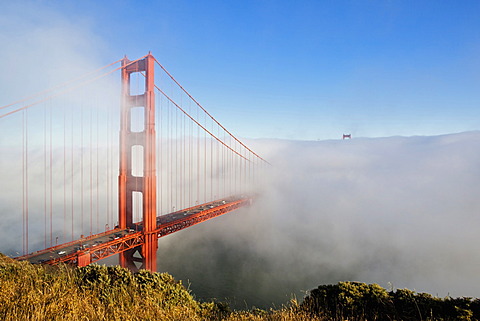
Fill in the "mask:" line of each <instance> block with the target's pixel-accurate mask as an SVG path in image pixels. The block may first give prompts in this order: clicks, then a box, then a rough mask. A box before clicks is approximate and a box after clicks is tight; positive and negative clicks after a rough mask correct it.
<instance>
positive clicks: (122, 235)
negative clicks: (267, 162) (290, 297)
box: [16, 196, 252, 265]
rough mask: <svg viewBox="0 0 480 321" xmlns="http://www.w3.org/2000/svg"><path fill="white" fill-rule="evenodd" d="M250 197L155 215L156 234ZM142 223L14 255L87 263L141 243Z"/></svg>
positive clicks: (38, 260)
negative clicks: (25, 253) (22, 254)
mask: <svg viewBox="0 0 480 321" xmlns="http://www.w3.org/2000/svg"><path fill="white" fill-rule="evenodd" d="M251 200H252V199H251V198H250V197H245V196H241V197H235V196H232V197H228V198H223V199H220V200H216V201H213V202H209V203H205V204H201V205H198V206H194V207H190V208H187V209H184V210H180V211H176V212H173V213H169V214H166V215H161V216H158V217H157V229H156V230H155V233H157V237H159V238H160V237H163V236H166V235H168V234H171V233H174V232H176V231H179V230H182V229H184V228H187V227H189V226H192V225H195V224H198V223H201V222H203V221H206V220H209V219H211V218H214V217H217V216H220V215H223V214H226V213H228V212H231V211H233V210H235V209H237V208H239V207H242V206H245V205H249V204H250V203H251ZM143 237H144V233H143V231H142V224H141V223H137V224H135V228H129V229H119V228H116V229H113V230H109V231H106V232H103V233H99V234H95V235H91V236H87V237H85V238H82V239H79V240H76V241H72V242H69V243H65V244H60V245H57V246H54V247H50V248H48V249H45V250H41V251H37V252H34V253H31V254H28V255H24V256H21V257H17V258H16V259H18V260H28V261H29V262H31V263H45V264H57V263H60V262H65V263H72V264H76V265H85V264H89V263H92V262H95V261H98V260H101V259H104V258H106V257H109V256H112V255H115V254H118V253H121V252H123V251H126V250H128V249H132V248H135V247H137V246H140V245H142V244H143Z"/></svg>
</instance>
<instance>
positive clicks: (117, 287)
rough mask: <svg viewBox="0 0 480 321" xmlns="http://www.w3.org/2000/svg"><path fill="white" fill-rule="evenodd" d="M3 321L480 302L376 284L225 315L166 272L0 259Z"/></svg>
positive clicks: (409, 313) (434, 316) (362, 312)
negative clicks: (392, 289)
mask: <svg viewBox="0 0 480 321" xmlns="http://www.w3.org/2000/svg"><path fill="white" fill-rule="evenodd" d="M0 319H1V320H225V321H238V320H252V321H253V320H258V321H260V320H269V321H276V320H278V321H280V320H284V321H300V320H358V321H363V320H479V319H480V300H479V299H472V298H457V299H453V298H448V297H447V298H444V299H440V298H436V297H433V296H431V295H429V294H426V293H415V292H413V291H410V290H406V289H399V290H397V291H395V292H393V291H391V292H388V291H387V290H385V289H383V288H382V287H380V286H378V285H376V284H369V285H367V284H365V283H360V282H340V283H338V284H336V285H321V286H319V287H318V288H317V289H314V290H312V291H311V292H310V294H309V296H308V297H307V298H305V300H304V302H303V303H302V304H300V305H299V304H297V303H296V302H291V303H290V305H289V306H287V307H283V308H281V309H279V310H271V311H263V310H256V311H234V312H231V311H229V309H228V307H227V306H225V305H224V304H221V303H213V302H209V303H200V302H197V301H196V300H195V299H194V298H193V296H192V295H191V293H190V292H189V291H188V290H187V289H185V287H184V286H183V285H182V284H181V283H180V282H177V281H175V280H174V279H173V277H172V276H170V275H169V274H167V273H150V272H148V271H145V270H142V271H140V272H139V273H135V274H132V273H130V272H129V271H128V270H126V269H123V268H121V267H118V266H113V267H106V266H99V265H90V266H87V267H84V268H70V267H68V266H59V267H51V266H42V265H32V264H29V263H27V262H17V261H14V260H12V259H10V258H8V257H6V256H4V255H2V254H0Z"/></svg>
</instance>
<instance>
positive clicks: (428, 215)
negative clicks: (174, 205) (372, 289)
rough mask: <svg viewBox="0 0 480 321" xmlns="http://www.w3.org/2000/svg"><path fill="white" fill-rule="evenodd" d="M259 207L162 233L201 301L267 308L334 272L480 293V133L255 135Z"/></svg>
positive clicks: (166, 253)
mask: <svg viewBox="0 0 480 321" xmlns="http://www.w3.org/2000/svg"><path fill="white" fill-rule="evenodd" d="M249 144H250V145H251V146H252V147H253V149H254V150H256V151H258V152H259V153H260V154H261V155H262V156H263V155H264V156H265V158H267V159H268V160H269V161H270V162H271V163H272V164H273V166H272V167H271V170H270V172H269V173H268V175H267V177H265V178H264V180H263V184H259V185H262V186H261V188H262V193H261V195H260V196H259V197H258V199H257V201H256V203H255V204H254V205H253V206H251V207H250V208H248V209H242V210H239V211H236V212H233V213H230V214H227V215H224V216H222V217H219V218H216V219H213V220H211V221H209V222H207V223H204V224H200V225H198V226H195V227H192V228H189V229H187V230H184V231H181V232H178V233H175V234H173V235H171V236H168V237H165V238H162V239H160V241H159V251H158V257H159V258H158V265H159V270H160V271H167V272H169V273H171V274H173V275H174V276H175V277H176V278H179V279H182V280H184V282H185V283H187V284H188V282H191V285H190V288H191V289H192V290H193V292H194V293H195V294H197V296H199V297H200V298H213V297H215V298H217V299H219V300H223V299H225V298H228V300H230V301H231V302H232V303H233V304H234V305H235V306H237V307H242V306H245V305H249V306H250V305H255V306H261V307H267V306H270V305H272V304H275V305H279V304H282V303H285V302H287V301H288V300H289V298H290V297H291V295H292V294H295V295H296V296H297V298H300V299H301V298H302V297H303V295H304V293H305V291H306V290H309V289H312V288H314V287H316V286H318V285H319V284H326V283H336V282H338V281H342V280H357V281H362V282H368V283H378V284H380V285H382V286H384V287H386V288H388V289H390V288H405V287H406V288H409V289H412V290H416V291H418V292H429V293H431V294H434V295H439V296H442V297H443V296H446V295H451V296H476V297H480V277H479V276H478V266H480V251H479V250H478V242H479V241H480V236H479V233H478V231H479V230H480V217H479V215H478V213H479V212H480V211H479V210H480V200H479V198H478V187H479V185H480V167H479V164H480V149H479V148H478V146H479V145H480V132H469V133H462V134H453V135H445V136H436V137H408V138H405V137H391V138H375V139H366V138H365V139H364V138H359V139H355V138H354V139H352V140H344V141H342V140H335V141H333V140H332V141H318V142H304V141H281V140H257V141H250V142H249Z"/></svg>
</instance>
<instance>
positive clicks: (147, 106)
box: [118, 53, 158, 271]
mask: <svg viewBox="0 0 480 321" xmlns="http://www.w3.org/2000/svg"><path fill="white" fill-rule="evenodd" d="M154 63H155V59H154V58H153V56H152V55H151V54H150V53H149V54H148V55H147V56H146V57H145V58H143V59H141V60H138V61H136V62H133V63H130V61H129V60H128V59H127V58H126V57H125V58H124V59H123V60H122V66H123V68H122V94H121V95H122V104H121V119H120V173H119V177H118V193H119V213H118V222H119V227H120V228H122V229H127V228H132V229H135V224H134V222H133V210H134V209H133V193H134V192H138V193H141V201H142V215H143V224H142V228H143V237H144V243H143V245H141V246H138V247H136V248H133V249H131V250H128V251H125V252H122V253H120V265H121V266H123V267H127V268H130V269H132V270H137V269H138V267H137V266H136V265H135V262H141V263H142V266H141V268H144V269H147V270H150V271H156V270H157V258H156V256H157V255H156V253H157V247H158V238H157V235H156V233H155V232H154V231H155V229H156V226H157V224H156V217H157V213H156V212H157V192H156V168H155V158H156V156H155V92H154V89H155V87H154V86H155V83H154V67H155V64H154ZM135 72H144V73H145V92H144V93H143V94H139V95H132V94H131V90H130V76H131V74H132V73H135ZM133 108H142V109H143V115H144V117H143V119H144V127H143V130H142V131H138V132H137V131H133V130H132V116H131V115H132V109H133ZM136 114H140V113H136ZM134 147H136V152H137V151H138V150H139V149H140V150H142V154H143V155H142V156H143V175H142V176H134V175H133V173H132V157H133V156H134V153H133V152H132V149H133V148H134ZM138 147H141V148H138ZM135 156H137V155H135ZM137 252H138V253H139V254H140V257H135V256H134V254H135V253H137Z"/></svg>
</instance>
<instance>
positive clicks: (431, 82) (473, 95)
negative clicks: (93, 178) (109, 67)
mask: <svg viewBox="0 0 480 321" xmlns="http://www.w3.org/2000/svg"><path fill="white" fill-rule="evenodd" d="M7 16H8V17H10V19H11V18H12V17H15V18H17V20H18V23H27V24H29V25H30V28H29V32H33V31H32V30H35V29H37V30H36V32H37V34H41V33H42V30H45V29H48V28H54V27H58V26H60V27H62V26H67V29H68V30H69V33H73V35H72V37H74V36H75V34H77V33H78V34H81V35H83V37H85V39H87V40H85V42H88V41H91V43H90V44H89V45H86V46H83V47H82V48H85V49H84V50H85V53H84V54H85V55H88V56H89V57H94V59H93V60H94V61H95V63H98V64H106V63H108V62H111V61H114V60H117V59H119V58H121V57H122V56H123V55H124V54H127V55H128V56H129V57H130V58H132V59H133V58H137V57H140V56H143V55H145V54H146V53H147V52H148V51H150V50H151V51H152V53H153V54H154V55H155V56H156V58H157V59H158V60H159V61H160V62H162V64H164V65H165V66H166V67H167V69H169V71H170V72H171V73H173V75H174V76H175V77H176V78H177V79H178V80H179V81H180V82H181V83H182V84H183V85H184V87H185V88H187V90H189V91H190V92H191V94H192V95H193V96H194V97H196V98H197V99H198V100H199V101H200V102H201V103H202V104H203V105H204V106H205V107H206V109H207V110H208V111H209V112H211V113H212V114H213V115H214V116H216V117H217V119H218V120H219V121H220V122H221V123H223V124H224V125H225V126H226V127H227V128H228V129H229V130H231V131H232V132H233V133H235V134H237V135H238V136H240V137H246V138H286V139H300V140H317V139H321V140H323V139H331V138H333V139H337V138H341V135H342V134H343V133H351V134H352V135H353V136H354V137H359V136H362V137H381V136H391V135H405V136H411V135H437V134H444V133H453V132H462V131H468V130H478V129H480V109H479V108H478V105H479V103H480V76H479V75H480V19H478V17H479V16H480V3H479V2H478V1H461V2H459V1H387V0H385V1H366V0H365V1H360V0H357V1H21V2H20V3H17V4H8V5H6V9H5V10H3V14H2V13H0V23H1V22H2V19H3V21H5V19H6V17H7ZM46 17H48V19H47V18H46ZM27 21H28V22H27ZM4 26H5V24H4ZM3 30H4V32H7V31H8V28H3ZM11 30H13V28H12V29H11ZM13 32H14V31H13ZM1 33H2V31H1V29H0V36H1ZM21 37H22V35H21V34H19V38H20V39H21ZM77 46H79V47H81V46H80V45H78V44H77ZM59 47H62V46H61V44H59ZM56 49H57V48H56V47H54V48H52V50H56ZM77 52H78V50H77ZM24 63H25V64H27V65H28V64H29V61H28V59H27V60H26V61H25V62H24ZM30 63H33V62H30ZM97 66H98V65H97ZM97 66H92V68H93V67H97Z"/></svg>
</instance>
